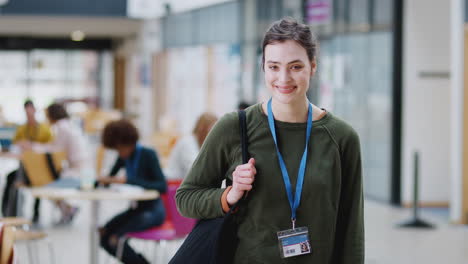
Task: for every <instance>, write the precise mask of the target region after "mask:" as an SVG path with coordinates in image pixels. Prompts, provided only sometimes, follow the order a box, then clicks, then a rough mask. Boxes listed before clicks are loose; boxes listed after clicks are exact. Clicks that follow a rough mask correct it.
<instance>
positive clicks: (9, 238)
mask: <svg viewBox="0 0 468 264" xmlns="http://www.w3.org/2000/svg"><path fill="white" fill-rule="evenodd" d="M14 232H15V227H14V226H6V225H5V224H2V223H0V242H1V243H0V264H10V263H14V262H13V259H14V254H15V253H14V252H15V251H14V241H15V238H14Z"/></svg>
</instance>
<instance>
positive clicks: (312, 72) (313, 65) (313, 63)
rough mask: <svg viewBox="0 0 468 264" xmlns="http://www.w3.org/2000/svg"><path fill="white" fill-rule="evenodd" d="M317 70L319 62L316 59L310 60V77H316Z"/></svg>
mask: <svg viewBox="0 0 468 264" xmlns="http://www.w3.org/2000/svg"><path fill="white" fill-rule="evenodd" d="M316 71H317V62H316V60H315V59H314V60H312V61H311V62H310V77H314V75H315V72H316Z"/></svg>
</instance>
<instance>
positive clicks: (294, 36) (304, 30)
mask: <svg viewBox="0 0 468 264" xmlns="http://www.w3.org/2000/svg"><path fill="white" fill-rule="evenodd" d="M286 40H294V41H296V42H297V43H298V44H299V45H301V46H302V47H303V48H304V49H305V50H306V52H307V57H308V58H309V60H310V61H314V60H315V58H316V56H317V51H318V42H317V38H316V37H315V35H314V34H313V33H312V30H311V29H310V27H309V26H307V25H306V24H302V23H299V22H297V20H296V19H294V18H291V17H285V18H282V19H281V20H278V21H276V22H274V23H273V24H272V25H271V26H270V28H269V29H268V30H267V32H266V33H265V36H264V37H263V44H262V69H264V66H265V47H266V46H267V45H269V44H272V43H276V42H284V41H286Z"/></svg>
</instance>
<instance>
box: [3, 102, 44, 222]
mask: <svg viewBox="0 0 468 264" xmlns="http://www.w3.org/2000/svg"><path fill="white" fill-rule="evenodd" d="M24 111H25V113H26V124H24V125H22V126H19V127H18V128H17V129H16V133H15V136H14V138H13V144H15V145H17V146H18V147H19V148H20V149H21V150H25V149H29V148H30V147H31V145H32V144H33V142H39V143H47V142H50V141H51V140H52V139H53V137H52V131H51V129H50V127H49V126H48V125H47V124H45V123H39V122H38V121H37V120H36V107H35V106H34V103H33V102H32V101H31V100H30V99H28V100H26V101H25V102H24ZM18 175H19V174H18V170H15V171H13V172H11V173H9V174H8V176H7V181H6V184H5V189H4V191H3V197H2V215H3V216H16V212H17V204H16V201H17V199H16V197H17V195H18V193H17V192H18V191H17V188H16V186H15V184H16V185H18V184H20V182H21V183H23V181H26V182H24V183H25V184H28V179H27V175H23V176H24V179H19V178H18ZM39 206H40V200H39V199H35V202H34V212H33V219H32V220H33V222H34V223H37V222H38V221H39Z"/></svg>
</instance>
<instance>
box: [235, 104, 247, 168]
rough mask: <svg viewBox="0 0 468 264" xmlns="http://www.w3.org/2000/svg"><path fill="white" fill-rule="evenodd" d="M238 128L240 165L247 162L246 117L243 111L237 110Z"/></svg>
mask: <svg viewBox="0 0 468 264" xmlns="http://www.w3.org/2000/svg"><path fill="white" fill-rule="evenodd" d="M238 114H239V127H240V137H241V146H242V164H245V163H247V162H248V161H249V151H248V145H247V141H248V138H247V117H246V115H245V111H244V110H239V112H238Z"/></svg>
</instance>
